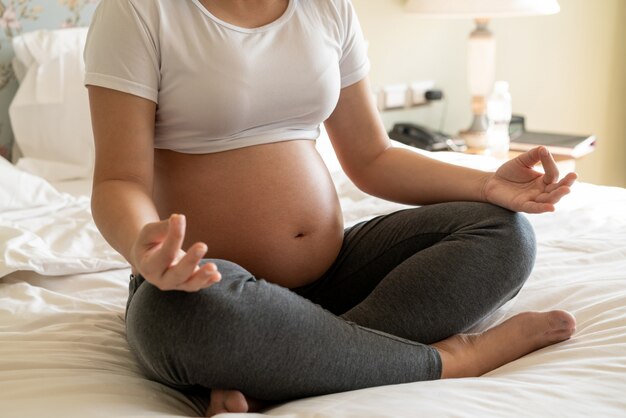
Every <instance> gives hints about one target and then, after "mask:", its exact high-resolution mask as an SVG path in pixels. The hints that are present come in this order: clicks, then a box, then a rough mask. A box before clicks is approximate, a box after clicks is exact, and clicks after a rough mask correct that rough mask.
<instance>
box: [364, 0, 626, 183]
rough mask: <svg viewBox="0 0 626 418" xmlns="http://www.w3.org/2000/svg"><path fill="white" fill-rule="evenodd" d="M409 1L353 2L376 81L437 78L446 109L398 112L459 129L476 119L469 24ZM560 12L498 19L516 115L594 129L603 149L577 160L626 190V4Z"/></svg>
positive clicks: (565, 1) (588, 172) (609, 0)
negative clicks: (426, 12) (407, 8)
mask: <svg viewBox="0 0 626 418" xmlns="http://www.w3.org/2000/svg"><path fill="white" fill-rule="evenodd" d="M404 3H405V2H404V0H353V4H354V6H355V9H356V10H357V13H358V15H359V18H360V20H361V24H362V26H363V30H364V32H365V35H366V37H367V39H368V41H369V45H370V58H371V61H372V72H371V79H372V84H373V85H374V86H375V87H376V86H381V85H385V84H393V83H403V82H410V81H414V80H424V79H433V80H435V81H436V82H437V84H438V85H439V86H440V87H442V88H443V90H444V93H445V94H446V96H447V101H446V106H445V108H444V106H443V104H440V105H438V107H437V106H436V107H435V108H430V109H429V108H422V109H416V110H412V111H408V112H407V111H402V112H390V113H387V112H386V113H385V114H384V120H385V122H386V124H387V125H390V124H391V123H392V122H393V121H395V120H400V119H412V120H414V121H417V122H420V123H426V124H429V125H431V126H434V127H439V122H440V116H441V115H442V114H443V113H444V112H445V115H446V116H445V120H444V123H443V125H442V127H443V129H444V130H446V131H448V132H456V131H458V130H459V129H464V128H466V127H467V126H468V125H469V122H470V105H469V100H470V98H469V92H468V89H467V85H466V78H465V77H466V49H467V36H468V34H469V32H470V31H471V30H472V28H473V23H472V22H471V21H469V20H467V21H466V20H424V19H419V18H418V17H417V16H415V15H409V14H406V13H404V11H403V7H404ZM559 3H560V5H561V13H559V14H557V15H552V16H534V17H520V18H511V19H500V20H494V21H493V22H492V24H491V25H490V26H491V28H492V30H493V32H494V33H495V36H496V40H497V45H498V46H497V48H498V54H497V67H496V77H497V78H498V79H503V80H508V81H509V82H510V85H511V93H512V96H513V108H514V112H515V113H519V114H523V115H525V116H526V119H527V126H528V128H529V129H533V130H548V131H555V132H568V133H578V134H586V133H594V134H595V135H596V136H597V137H598V147H597V150H596V151H595V152H594V153H593V154H591V155H588V156H586V157H584V158H582V159H581V160H579V162H578V163H577V171H578V174H579V175H580V178H581V180H583V181H587V182H592V183H597V184H607V185H616V186H622V187H626V25H624V24H623V22H624V21H626V1H624V0H602V1H589V0H560V1H559Z"/></svg>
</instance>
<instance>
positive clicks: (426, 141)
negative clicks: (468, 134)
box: [389, 123, 462, 151]
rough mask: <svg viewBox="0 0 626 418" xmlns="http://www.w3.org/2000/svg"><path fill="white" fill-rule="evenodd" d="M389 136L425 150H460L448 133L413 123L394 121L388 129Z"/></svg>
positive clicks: (459, 146) (460, 146)
mask: <svg viewBox="0 0 626 418" xmlns="http://www.w3.org/2000/svg"><path fill="white" fill-rule="evenodd" d="M389 138H391V139H395V140H396V141H399V142H402V143H403V144H406V145H410V146H413V147H416V148H421V149H425V150H427V151H461V150H462V149H461V148H462V145H459V144H457V143H456V142H455V141H454V140H453V139H452V138H451V137H450V135H446V134H444V133H442V132H437V131H433V130H431V129H428V128H426V127H424V126H420V125H415V124H413V123H396V124H395V125H394V126H393V128H392V129H391V130H390V131H389Z"/></svg>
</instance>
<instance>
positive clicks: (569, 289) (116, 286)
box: [0, 154, 626, 418]
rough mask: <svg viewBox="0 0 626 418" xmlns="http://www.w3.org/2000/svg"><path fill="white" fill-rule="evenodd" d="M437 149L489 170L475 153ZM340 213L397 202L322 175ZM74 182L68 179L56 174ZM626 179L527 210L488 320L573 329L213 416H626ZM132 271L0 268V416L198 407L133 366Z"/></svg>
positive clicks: (383, 208)
mask: <svg viewBox="0 0 626 418" xmlns="http://www.w3.org/2000/svg"><path fill="white" fill-rule="evenodd" d="M438 157H439V158H443V159H448V160H453V161H456V162H458V163H463V164H469V165H474V166H483V167H486V168H493V164H494V162H493V161H489V160H486V159H480V158H474V157H467V156H459V155H454V154H450V155H445V154H440V155H439V156H438ZM333 176H334V180H335V183H336V185H337V189H338V191H339V193H340V196H341V202H342V206H343V208H344V212H345V218H346V224H352V223H354V222H357V221H359V220H361V219H363V218H367V217H370V216H372V215H376V214H379V213H386V212H388V211H391V210H395V209H397V208H400V207H402V206H401V205H395V204H391V203H388V202H383V201H380V200H378V199H375V198H372V197H368V196H366V195H364V194H362V193H360V192H359V191H358V190H356V189H355V188H354V186H353V185H352V184H351V183H350V182H349V181H347V179H346V178H345V176H343V174H341V173H339V172H335V173H334V174H333ZM61 186H62V187H65V188H66V189H67V190H73V191H74V192H76V191H77V190H79V189H80V188H81V186H80V185H77V184H63V185H61ZM625 209H626V190H624V189H618V188H608V187H600V186H594V185H589V184H577V185H575V187H574V188H573V193H572V194H571V195H570V196H567V197H566V198H565V199H563V201H562V202H561V204H560V205H559V207H558V210H557V212H555V213H549V214H542V215H531V216H529V218H530V220H531V222H532V223H533V225H534V226H535V228H536V231H537V239H538V244H539V253H538V259H537V264H536V267H535V269H534V271H533V273H532V275H531V277H530V279H529V281H528V283H527V284H526V286H525V287H524V288H523V289H522V291H521V292H520V294H519V295H518V296H517V297H516V298H515V299H514V300H513V301H511V302H510V303H508V304H506V305H505V306H503V307H502V308H501V309H500V310H498V311H497V312H496V313H494V314H493V315H492V316H491V317H489V318H487V319H486V320H485V321H483V322H482V323H481V324H479V326H477V327H476V330H480V329H485V328H487V327H489V326H492V325H493V324H495V323H498V322H501V321H502V320H504V319H505V318H507V317H509V316H511V315H513V314H515V313H517V312H521V311H525V310H548V309H554V308H560V309H567V310H569V311H570V312H572V313H573V314H574V315H575V316H576V318H577V320H578V329H577V331H576V333H575V335H574V337H573V338H572V339H571V340H569V341H566V342H563V343H560V344H557V345H555V346H551V347H548V348H545V349H543V350H539V351H537V352H535V353H532V354H530V355H528V356H526V357H524V358H522V359H519V360H517V361H515V362H513V363H510V364H508V365H506V366H503V367H501V368H499V369H497V370H495V371H493V372H491V373H489V374H488V375H487V376H483V377H480V378H470V379H455V380H442V381H433V382H421V383H411V384H403V385H394V386H385V387H379V388H370V389H364V390H358V391H353V392H346V393H339V394H333V395H327V396H321V397H315V398H309V399H303V400H299V401H294V402H290V403H287V404H284V405H281V406H278V407H275V408H273V409H271V410H268V411H265V412H264V413H263V414H230V415H223V416H224V417H226V416H228V417H231V416H232V417H239V416H241V417H244V416H245V417H255V416H257V417H261V416H263V417H265V416H274V417H284V418H287V417H289V418H313V417H315V418H326V417H328V418H342V417H350V418H352V417H354V418H356V417H365V418H367V417H412V416H416V417H417V416H420V417H440V416H446V417H448V416H460V417H470V416H471V417H474V416H481V417H482V416H498V417H503V416H515V417H517V416H583V415H586V416H602V417H613V416H615V417H617V416H626V395H625V394H626V210H625ZM128 274H129V271H128V269H127V268H120V269H115V270H110V271H104V272H94V273H83V274H69V275H62V276H43V275H40V274H38V273H36V272H34V271H16V272H13V273H11V274H9V275H8V276H6V277H4V278H2V279H0V415H1V416H7V417H35V416H37V417H39V416H53V417H130V416H137V417H146V416H155V417H179V416H194V414H198V413H199V412H200V411H197V410H196V409H194V408H195V407H194V405H193V403H192V402H190V401H189V400H187V399H186V398H185V397H184V396H182V395H180V394H179V393H178V392H176V391H174V390H172V389H169V388H167V387H165V386H163V385H160V384H157V383H154V382H150V381H148V380H146V379H145V378H143V376H141V373H140V372H139V370H138V369H137V367H136V366H135V363H134V361H133V358H132V356H131V354H130V353H129V350H128V347H127V345H126V341H125V337H124V323H123V314H124V306H125V301H126V292H127V288H126V287H127V283H128Z"/></svg>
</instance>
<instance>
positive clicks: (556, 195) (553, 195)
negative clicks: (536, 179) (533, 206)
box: [535, 186, 570, 204]
mask: <svg viewBox="0 0 626 418" xmlns="http://www.w3.org/2000/svg"><path fill="white" fill-rule="evenodd" d="M569 192H570V188H569V187H567V186H562V187H559V188H558V189H555V190H553V191H551V192H550V193H542V194H540V195H539V196H537V198H536V199H535V202H539V203H551V204H554V203H557V202H558V201H559V200H561V198H562V197H563V196H565V195H567V194H569Z"/></svg>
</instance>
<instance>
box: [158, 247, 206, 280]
mask: <svg viewBox="0 0 626 418" xmlns="http://www.w3.org/2000/svg"><path fill="white" fill-rule="evenodd" d="M206 252H207V246H206V244H204V243H201V242H198V243H196V244H194V245H192V246H191V247H189V249H188V250H187V252H186V253H185V255H184V256H183V257H182V258H181V259H180V260H178V261H177V262H176V264H174V265H170V267H169V268H168V269H167V270H166V271H165V273H164V274H163V282H164V283H166V284H165V285H166V286H176V285H178V284H180V283H183V282H185V281H186V280H188V279H189V277H191V275H193V273H194V272H195V271H196V270H198V268H199V267H198V263H200V260H202V257H204V255H205V254H206Z"/></svg>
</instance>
